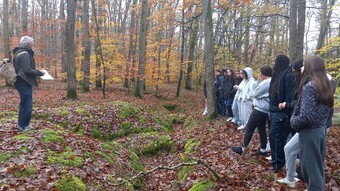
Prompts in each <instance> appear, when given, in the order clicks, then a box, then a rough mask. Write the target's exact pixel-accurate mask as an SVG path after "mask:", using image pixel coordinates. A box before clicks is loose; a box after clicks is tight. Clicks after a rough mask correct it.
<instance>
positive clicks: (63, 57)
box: [59, 0, 67, 73]
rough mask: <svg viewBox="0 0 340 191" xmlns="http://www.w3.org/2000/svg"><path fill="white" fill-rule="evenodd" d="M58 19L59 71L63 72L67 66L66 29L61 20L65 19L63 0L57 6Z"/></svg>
mask: <svg viewBox="0 0 340 191" xmlns="http://www.w3.org/2000/svg"><path fill="white" fill-rule="evenodd" d="M59 15H60V16H59V20H60V21H61V22H60V23H61V24H60V31H61V32H60V39H61V42H60V49H61V72H62V73H64V72H66V68H67V57H66V43H67V41H66V32H67V30H66V29H65V25H64V24H63V22H64V21H65V18H66V16H65V1H64V0H60V7H59Z"/></svg>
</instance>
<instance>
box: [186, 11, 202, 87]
mask: <svg viewBox="0 0 340 191" xmlns="http://www.w3.org/2000/svg"><path fill="white" fill-rule="evenodd" d="M196 9H197V8H196ZM195 12H196V11H195ZM198 24H199V23H198V19H197V18H195V19H194V20H193V27H192V30H191V35H190V40H189V58H188V68H187V78H186V81H185V89H187V90H191V89H192V84H191V80H192V68H193V62H194V57H195V48H196V44H197V35H198V27H199V25H198Z"/></svg>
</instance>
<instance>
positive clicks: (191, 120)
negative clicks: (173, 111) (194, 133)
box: [183, 116, 194, 127]
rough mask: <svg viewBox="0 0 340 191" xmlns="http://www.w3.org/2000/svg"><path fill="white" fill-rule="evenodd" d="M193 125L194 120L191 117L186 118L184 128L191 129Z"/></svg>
mask: <svg viewBox="0 0 340 191" xmlns="http://www.w3.org/2000/svg"><path fill="white" fill-rule="evenodd" d="M193 123H194V119H193V118H192V117H191V116H189V117H187V118H185V120H184V123H183V126H184V127H190V126H192V124H193Z"/></svg>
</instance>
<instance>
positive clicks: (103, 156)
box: [95, 151, 115, 164]
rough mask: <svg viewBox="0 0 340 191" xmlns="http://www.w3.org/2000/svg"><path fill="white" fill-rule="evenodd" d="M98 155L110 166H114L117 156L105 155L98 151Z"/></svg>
mask: <svg viewBox="0 0 340 191" xmlns="http://www.w3.org/2000/svg"><path fill="white" fill-rule="evenodd" d="M95 153H96V154H97V155H99V156H101V157H102V158H103V159H105V160H106V161H107V162H109V163H110V164H114V160H115V155H114V154H113V152H112V153H104V152H102V151H96V152H95Z"/></svg>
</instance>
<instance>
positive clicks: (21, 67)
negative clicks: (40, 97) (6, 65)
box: [13, 47, 44, 87]
mask: <svg viewBox="0 0 340 191" xmlns="http://www.w3.org/2000/svg"><path fill="white" fill-rule="evenodd" d="M24 51H26V52H27V53H23V54H20V55H19V56H16V55H17V54H18V53H20V52H24ZM13 54H14V58H13V64H14V67H15V72H16V73H17V75H18V77H19V78H22V79H23V80H25V81H26V82H27V83H29V84H30V85H31V86H35V87H38V83H37V76H43V75H44V73H43V72H41V71H39V70H36V69H35V60H34V51H33V50H32V49H30V48H23V47H15V48H14V49H13ZM18 77H17V78H18Z"/></svg>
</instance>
